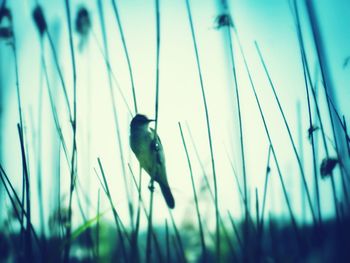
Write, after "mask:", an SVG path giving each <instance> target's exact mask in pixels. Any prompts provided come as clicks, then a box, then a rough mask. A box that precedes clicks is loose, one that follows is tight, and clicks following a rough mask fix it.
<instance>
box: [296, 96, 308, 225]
mask: <svg viewBox="0 0 350 263" xmlns="http://www.w3.org/2000/svg"><path fill="white" fill-rule="evenodd" d="M296 109H297V119H298V120H299V124H298V125H297V127H298V147H299V152H300V161H301V163H302V165H303V167H304V146H303V131H304V128H303V124H302V114H301V107H300V101H299V100H298V101H297V105H296ZM300 189H303V182H302V180H301V187H300ZM300 199H301V205H300V207H301V218H302V222H303V223H305V222H306V204H305V201H306V200H305V191H301V198H300Z"/></svg>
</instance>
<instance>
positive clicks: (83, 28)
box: [75, 7, 91, 37]
mask: <svg viewBox="0 0 350 263" xmlns="http://www.w3.org/2000/svg"><path fill="white" fill-rule="evenodd" d="M90 28H91V20H90V15H89V12H88V11H87V9H86V8H85V7H80V8H79V10H78V13H77V17H76V19H75V30H76V31H77V32H78V33H79V34H80V35H81V36H83V37H86V36H87V34H88V33H89V31H90Z"/></svg>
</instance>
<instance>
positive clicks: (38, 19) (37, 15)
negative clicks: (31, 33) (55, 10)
mask: <svg viewBox="0 0 350 263" xmlns="http://www.w3.org/2000/svg"><path fill="white" fill-rule="evenodd" d="M33 19H34V22H35V24H36V27H37V28H38V30H39V33H40V35H41V36H42V35H43V34H44V33H45V31H46V30H47V24H46V20H45V17H44V13H43V10H42V8H41V6H40V5H37V6H36V7H35V8H34V11H33Z"/></svg>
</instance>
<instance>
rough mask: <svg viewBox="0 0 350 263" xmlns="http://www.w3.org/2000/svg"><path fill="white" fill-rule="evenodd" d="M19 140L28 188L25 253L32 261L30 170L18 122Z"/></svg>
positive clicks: (26, 187)
mask: <svg viewBox="0 0 350 263" xmlns="http://www.w3.org/2000/svg"><path fill="white" fill-rule="evenodd" d="M17 129H18V135H19V140H20V144H21V155H22V168H23V176H24V177H25V189H26V208H27V216H26V223H27V225H26V231H25V254H26V258H27V259H28V260H29V261H31V260H33V259H34V258H33V251H32V238H31V231H30V225H31V217H30V216H31V210H30V182H29V170H28V164H27V158H26V153H25V149H24V139H23V130H22V127H21V125H20V124H19V123H18V124H17Z"/></svg>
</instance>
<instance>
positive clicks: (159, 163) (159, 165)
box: [150, 128, 169, 187]
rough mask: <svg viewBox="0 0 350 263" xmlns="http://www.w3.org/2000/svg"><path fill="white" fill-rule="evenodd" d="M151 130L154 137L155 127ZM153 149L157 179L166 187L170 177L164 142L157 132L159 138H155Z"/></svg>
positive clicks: (152, 144)
mask: <svg viewBox="0 0 350 263" xmlns="http://www.w3.org/2000/svg"><path fill="white" fill-rule="evenodd" d="M150 132H151V133H152V138H154V136H155V134H156V132H155V130H154V129H152V128H150ZM151 151H152V153H153V154H155V158H156V159H155V162H156V178H155V180H156V181H157V182H158V183H159V184H161V185H163V186H166V187H169V185H168V179H167V176H166V168H165V156H164V150H163V145H162V142H161V141H160V138H159V136H158V134H157V140H153V141H152V143H151Z"/></svg>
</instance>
